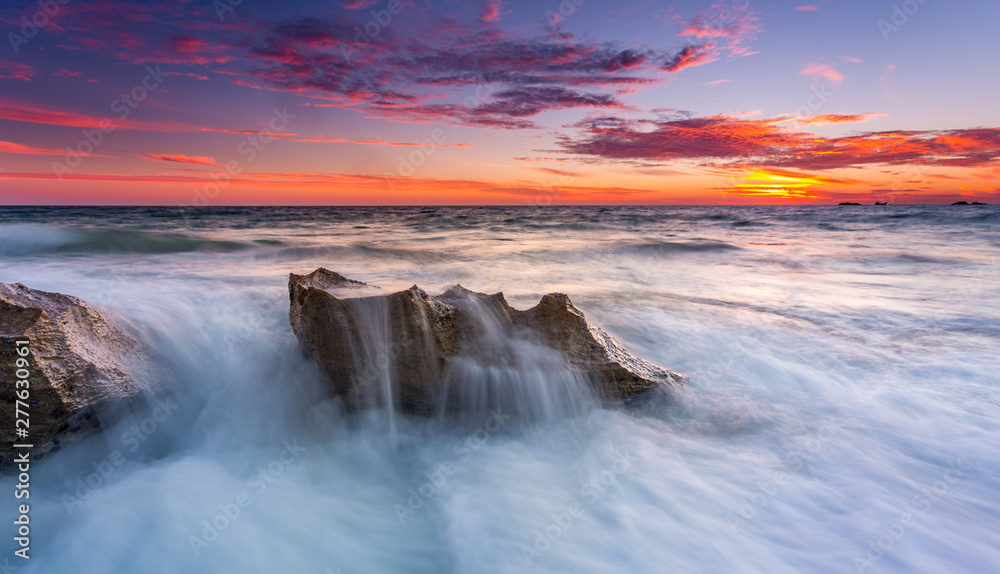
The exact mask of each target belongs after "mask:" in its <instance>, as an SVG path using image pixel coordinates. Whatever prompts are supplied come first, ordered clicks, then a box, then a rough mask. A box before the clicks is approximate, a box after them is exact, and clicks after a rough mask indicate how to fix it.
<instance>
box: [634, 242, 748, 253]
mask: <svg viewBox="0 0 1000 574" xmlns="http://www.w3.org/2000/svg"><path fill="white" fill-rule="evenodd" d="M741 249H743V248H742V247H739V246H736V245H733V244H732V243H726V242H725V241H713V240H700V239H698V240H693V241H653V242H648V243H637V244H633V245H629V246H627V247H625V248H624V249H623V251H626V252H632V253H638V254H643V255H675V254H683V253H711V252H721V251H739V250H741Z"/></svg>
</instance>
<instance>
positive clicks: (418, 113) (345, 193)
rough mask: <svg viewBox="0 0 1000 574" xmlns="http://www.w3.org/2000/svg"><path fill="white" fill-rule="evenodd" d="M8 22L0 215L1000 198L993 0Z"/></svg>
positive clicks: (420, 6)
mask: <svg viewBox="0 0 1000 574" xmlns="http://www.w3.org/2000/svg"><path fill="white" fill-rule="evenodd" d="M0 6H2V8H0V32H2V34H3V37H4V38H2V39H0V204H38V205H41V204H55V205H103V204H109V205H180V206H211V205H415V204H427V205H459V204H462V205H468V204H473V205H492V204H513V205H550V204H772V203H778V204H789V203H792V204H830V203H838V202H842V201H856V202H861V203H872V202H875V201H884V202H888V203H892V204H912V203H917V204H923V203H951V202H953V201H959V200H964V201H969V202H972V201H981V202H997V201H998V200H1000V112H998V110H997V101H998V97H997V94H998V93H1000V58H998V57H997V54H998V53H1000V34H998V33H997V30H998V28H997V22H1000V2H996V1H995V0H978V1H977V0H948V1H945V0H897V1H895V2H891V1H885V2H883V1H881V0H877V1H872V2H848V1H843V0H802V1H799V2H757V1H753V0H749V1H748V0H735V1H731V2H717V3H711V2H659V1H653V0H641V1H634V2H629V1H623V0H617V1H613V2H612V1H605V0H525V1H522V0H463V1H457V0H456V1H431V0H328V1H324V2H316V1H303V0H283V1H281V2H265V1H264V0H187V1H186V0H175V1H172V2H159V3H150V2H142V1H129V2H112V1H108V0H95V1H84V0H37V1H35V2H31V1H17V2H12V1H9V0H0Z"/></svg>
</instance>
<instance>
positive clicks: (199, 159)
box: [144, 153, 225, 167]
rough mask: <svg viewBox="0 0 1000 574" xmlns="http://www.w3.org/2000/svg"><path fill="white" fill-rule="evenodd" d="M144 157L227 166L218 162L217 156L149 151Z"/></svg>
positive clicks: (174, 161)
mask: <svg viewBox="0 0 1000 574" xmlns="http://www.w3.org/2000/svg"><path fill="white" fill-rule="evenodd" d="M144 157H147V158H149V159H155V160H159V161H169V162H173V163H189V164H193V165H209V166H212V167H225V166H223V165H220V164H218V163H216V161H215V158H211V157H206V156H202V155H193V156H189V155H184V154H182V153H179V154H167V153H148V154H145V156H144Z"/></svg>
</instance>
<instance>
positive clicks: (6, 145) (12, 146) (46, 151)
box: [0, 141, 66, 155]
mask: <svg viewBox="0 0 1000 574" xmlns="http://www.w3.org/2000/svg"><path fill="white" fill-rule="evenodd" d="M0 153H16V154H23V155H66V150H64V149H62V148H58V147H40V146H30V145H23V144H19V143H14V142H5V141H0Z"/></svg>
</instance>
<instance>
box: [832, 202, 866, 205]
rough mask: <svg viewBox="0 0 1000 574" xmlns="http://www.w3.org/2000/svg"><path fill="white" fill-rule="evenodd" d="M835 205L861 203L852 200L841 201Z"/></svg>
mask: <svg viewBox="0 0 1000 574" xmlns="http://www.w3.org/2000/svg"><path fill="white" fill-rule="evenodd" d="M837 205H861V204H860V203H855V202H853V201H842V202H840V203H838V204H837Z"/></svg>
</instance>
